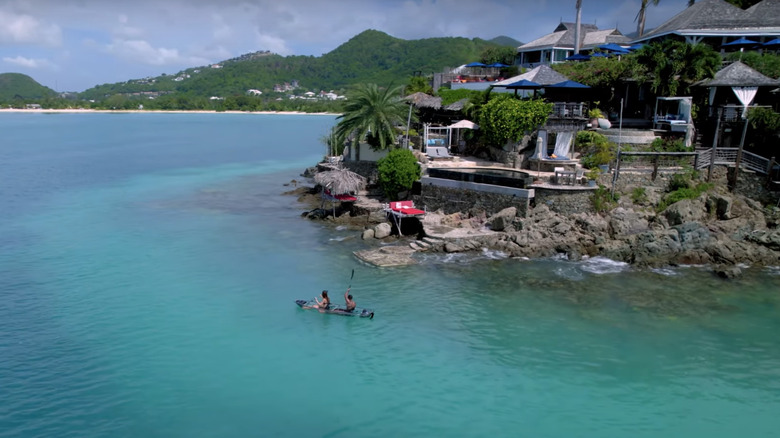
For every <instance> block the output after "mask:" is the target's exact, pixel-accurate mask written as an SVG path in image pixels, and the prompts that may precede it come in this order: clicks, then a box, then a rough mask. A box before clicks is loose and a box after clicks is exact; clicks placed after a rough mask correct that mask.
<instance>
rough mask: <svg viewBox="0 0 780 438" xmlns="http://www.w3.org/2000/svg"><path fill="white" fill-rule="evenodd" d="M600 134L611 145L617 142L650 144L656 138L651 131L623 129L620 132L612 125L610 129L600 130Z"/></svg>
mask: <svg viewBox="0 0 780 438" xmlns="http://www.w3.org/2000/svg"><path fill="white" fill-rule="evenodd" d="M598 132H599V133H600V134H603V135H605V136H606V137H607V139H609V141H611V142H613V143H618V140H619V141H620V143H622V144H637V145H640V144H650V143H652V142H653V140H655V139H656V138H657V136H656V133H655V131H653V130H652V129H625V128H624V129H623V131H622V132H620V131H619V130H617V129H615V126H614V125H612V129H607V130H600V131H598Z"/></svg>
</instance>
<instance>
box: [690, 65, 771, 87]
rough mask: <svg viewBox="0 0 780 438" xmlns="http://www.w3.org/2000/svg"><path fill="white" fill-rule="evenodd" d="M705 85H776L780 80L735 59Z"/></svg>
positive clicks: (704, 84) (704, 82) (703, 83)
mask: <svg viewBox="0 0 780 438" xmlns="http://www.w3.org/2000/svg"><path fill="white" fill-rule="evenodd" d="M701 85H703V86H705V87H776V86H778V85H780V81H777V80H775V79H772V78H770V77H768V76H764V75H763V74H761V73H759V72H757V71H755V70H753V69H752V68H750V67H748V66H747V65H745V64H743V63H741V62H739V61H735V62H734V63H732V64H730V65H728V66H727V67H725V68H723V69H722V70H720V71H719V72H717V73H715V77H714V78H712V79H710V80H709V81H703V82H702V83H701Z"/></svg>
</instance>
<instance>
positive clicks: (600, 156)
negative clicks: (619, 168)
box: [574, 131, 616, 169]
mask: <svg viewBox="0 0 780 438" xmlns="http://www.w3.org/2000/svg"><path fill="white" fill-rule="evenodd" d="M574 147H575V149H576V150H578V151H580V154H581V157H580V163H582V166H583V167H585V168H586V169H592V168H594V167H598V166H601V165H604V164H609V163H611V162H612V161H613V160H614V159H615V156H616V147H615V144H614V143H610V141H609V140H607V137H605V136H604V135H602V134H599V133H598V132H593V131H580V132H578V133H577V137H576V139H575V140H574Z"/></svg>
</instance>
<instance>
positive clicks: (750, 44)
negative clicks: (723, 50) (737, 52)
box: [721, 38, 759, 49]
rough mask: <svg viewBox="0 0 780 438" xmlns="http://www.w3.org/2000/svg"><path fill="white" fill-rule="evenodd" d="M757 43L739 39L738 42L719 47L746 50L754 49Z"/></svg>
mask: <svg viewBox="0 0 780 438" xmlns="http://www.w3.org/2000/svg"><path fill="white" fill-rule="evenodd" d="M758 44H759V43H758V42H757V41H753V40H749V39H747V38H740V39H738V40H734V41H732V42H730V43H726V44H723V46H721V47H732V48H735V49H746V48H748V47H754V46H756V45H758Z"/></svg>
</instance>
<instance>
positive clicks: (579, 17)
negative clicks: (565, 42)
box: [574, 0, 582, 55]
mask: <svg viewBox="0 0 780 438" xmlns="http://www.w3.org/2000/svg"><path fill="white" fill-rule="evenodd" d="M574 7H575V8H577V22H576V23H575V24H574V54H575V55H576V54H578V53H580V25H581V24H582V0H577V3H576V4H575V5H574Z"/></svg>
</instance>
